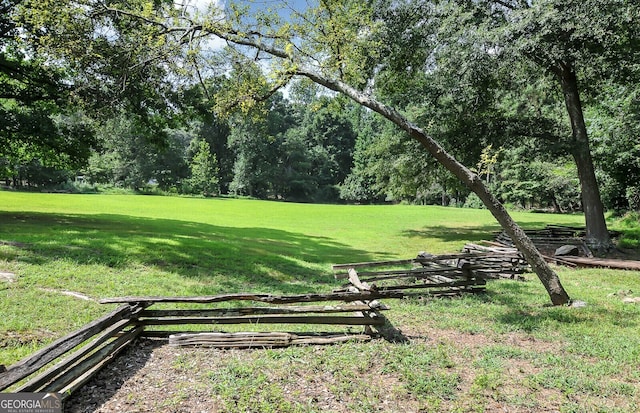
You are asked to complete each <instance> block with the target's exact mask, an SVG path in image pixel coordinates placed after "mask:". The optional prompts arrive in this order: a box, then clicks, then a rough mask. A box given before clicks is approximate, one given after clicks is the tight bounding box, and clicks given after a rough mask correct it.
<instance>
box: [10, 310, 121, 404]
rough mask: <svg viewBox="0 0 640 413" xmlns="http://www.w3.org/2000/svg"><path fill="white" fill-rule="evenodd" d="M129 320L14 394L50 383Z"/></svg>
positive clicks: (111, 327) (34, 390)
mask: <svg viewBox="0 0 640 413" xmlns="http://www.w3.org/2000/svg"><path fill="white" fill-rule="evenodd" d="M130 322H131V321H130V320H128V319H126V320H121V321H118V322H117V323H115V324H114V325H112V326H109V327H107V328H106V329H105V330H104V332H103V333H102V334H100V336H98V337H97V338H95V339H94V340H93V341H92V342H91V343H89V344H87V345H86V346H83V347H82V348H81V349H80V350H78V351H77V352H75V353H73V354H72V355H70V356H69V357H67V358H65V359H64V360H62V361H61V362H59V363H57V364H56V365H55V366H53V367H52V368H50V369H48V370H47V371H45V372H44V373H41V374H39V375H38V376H37V377H34V378H33V379H31V380H29V382H27V383H25V384H24V385H22V386H20V387H19V388H17V389H16V390H15V391H16V392H37V391H38V390H39V389H40V388H42V386H43V385H45V384H46V383H48V382H49V381H51V380H52V379H54V378H56V377H58V376H60V375H61V374H63V373H64V372H65V371H66V370H67V369H68V368H69V367H70V366H72V365H73V364H75V363H76V362H78V361H79V360H80V359H82V358H83V357H84V356H86V355H87V354H89V353H90V352H92V351H94V350H95V349H96V348H98V347H99V346H100V345H101V344H103V343H104V342H106V341H107V340H109V339H110V338H112V337H114V336H115V335H116V334H118V333H119V332H120V331H122V329H124V328H125V327H127V326H129V325H130Z"/></svg>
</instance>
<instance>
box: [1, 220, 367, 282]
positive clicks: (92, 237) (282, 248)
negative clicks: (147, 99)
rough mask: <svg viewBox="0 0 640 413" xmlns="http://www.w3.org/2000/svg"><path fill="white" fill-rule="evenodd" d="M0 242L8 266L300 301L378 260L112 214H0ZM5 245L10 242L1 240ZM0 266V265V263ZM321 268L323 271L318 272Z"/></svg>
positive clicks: (338, 249)
mask: <svg viewBox="0 0 640 413" xmlns="http://www.w3.org/2000/svg"><path fill="white" fill-rule="evenodd" d="M0 222H3V224H2V233H3V235H0V242H4V243H5V244H13V245H16V246H17V247H16V248H18V249H19V251H20V252H19V254H18V257H16V258H15V259H17V260H20V261H23V262H28V263H30V264H35V265H42V264H45V263H46V262H49V261H51V260H56V259H64V260H70V261H72V262H73V263H75V264H78V265H93V264H97V265H103V266H107V267H110V268H113V269H115V270H124V269H126V268H127V267H129V266H131V265H132V264H134V265H135V264H138V265H143V266H149V267H153V268H156V269H159V270H162V271H167V272H171V273H175V274H179V275H180V276H182V277H185V278H189V279H192V280H194V281H198V282H201V283H205V284H206V283H207V281H208V280H210V279H211V278H213V277H217V280H216V284H217V285H218V286H220V285H222V286H225V285H226V286H227V287H228V288H229V289H230V290H236V291H237V289H238V288H242V287H243V286H245V288H242V289H243V290H246V289H247V288H246V287H247V286H258V287H270V288H271V287H274V288H275V289H276V290H277V291H280V292H283V293H303V292H309V289H314V286H317V287H316V288H315V289H317V288H320V287H321V285H323V284H324V286H325V289H326V284H333V283H334V280H333V276H332V274H331V273H330V267H329V265H330V264H331V263H335V262H352V261H354V260H359V261H367V260H370V259H372V256H373V255H374V254H375V255H376V256H380V254H379V253H375V252H368V251H363V250H358V249H354V248H352V247H350V246H348V245H345V244H342V243H339V242H336V241H334V240H332V239H330V238H327V237H318V236H308V235H305V234H302V233H294V232H289V231H282V230H278V229H270V228H238V227H226V226H217V225H210V224H204V223H197V222H188V221H180V220H170V219H153V218H143V217H132V216H127V215H117V214H98V215H70V214H47V213H9V212H1V213H0ZM2 238H10V239H2ZM0 258H1V257H0ZM324 265H326V271H322V270H320V271H319V270H318V267H319V266H324Z"/></svg>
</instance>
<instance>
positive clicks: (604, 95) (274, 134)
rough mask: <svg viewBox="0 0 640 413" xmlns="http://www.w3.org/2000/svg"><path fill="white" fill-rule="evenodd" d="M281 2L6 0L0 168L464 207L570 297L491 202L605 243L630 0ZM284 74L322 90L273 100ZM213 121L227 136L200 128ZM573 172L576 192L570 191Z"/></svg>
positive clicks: (630, 29)
mask: <svg viewBox="0 0 640 413" xmlns="http://www.w3.org/2000/svg"><path fill="white" fill-rule="evenodd" d="M279 6H280V7H283V8H284V9H286V10H288V13H286V17H283V16H284V15H283V14H278V13H273V12H270V10H269V9H263V10H255V9H252V8H251V7H250V6H247V5H246V2H242V3H239V4H238V3H234V2H230V3H229V4H228V5H227V7H226V9H225V10H220V9H216V8H215V7H210V8H209V9H208V10H207V11H206V12H204V11H200V10H196V9H194V8H193V7H192V6H190V3H189V2H184V3H177V2H174V1H169V0H154V1H146V0H134V1H127V2H124V1H118V0H114V1H109V2H103V1H101V0H82V1H74V2H67V1H53V0H41V1H39V2H32V1H28V0H3V1H2V3H0V8H1V9H2V10H1V11H2V12H3V13H2V14H1V16H2V18H1V21H0V39H1V41H2V52H1V53H2V54H1V55H0V68H1V70H2V71H1V72H0V73H1V75H0V85H1V86H2V94H1V96H0V98H2V108H1V112H0V116H1V117H2V120H3V125H5V126H4V127H3V129H2V131H1V132H0V134H1V136H0V137H1V138H2V140H3V142H2V154H1V155H2V157H3V159H4V161H3V162H4V163H3V168H4V169H5V170H6V171H8V172H5V173H4V174H3V175H4V176H6V177H16V176H17V178H16V179H11V180H12V181H13V182H14V183H18V184H22V183H23V182H35V175H36V174H35V173H34V174H33V175H34V177H29V179H26V180H25V179H22V178H24V176H25V174H23V175H22V177H21V176H20V172H19V171H18V172H16V170H17V168H18V167H20V166H21V165H26V164H30V165H31V166H32V167H35V168H36V169H37V167H38V166H42V167H44V168H53V169H55V170H56V171H61V170H67V171H72V170H80V169H85V170H87V171H88V172H87V174H88V175H91V174H92V173H93V172H91V171H92V170H93V171H95V173H94V174H93V175H91V176H94V175H95V176H96V177H97V176H100V175H101V176H102V177H103V179H108V180H114V181H115V182H123V185H127V186H132V187H138V186H139V185H142V184H144V183H145V182H147V183H148V182H150V181H151V180H153V182H158V184H159V185H165V183H168V184H169V185H171V186H169V188H172V187H173V188H176V190H177V191H178V190H179V191H195V192H201V193H216V192H218V191H221V192H222V191H225V190H226V191H230V192H234V193H237V194H247V195H252V196H257V197H273V198H282V199H296V198H297V199H303V200H335V199H340V198H341V199H345V200H351V201H358V202H372V201H379V200H381V199H384V200H387V199H391V200H409V201H419V202H430V199H432V198H433V197H434V195H433V194H438V195H439V196H438V197H437V198H438V199H439V200H440V202H441V203H451V202H454V203H461V202H463V200H464V202H465V203H467V202H468V203H469V204H473V203H474V202H476V203H477V204H479V203H481V204H482V205H484V206H485V207H487V208H488V209H489V210H490V211H491V213H492V214H493V215H494V217H495V218H496V219H497V221H498V222H499V223H500V224H501V225H502V226H503V228H504V229H505V231H507V232H508V233H509V234H510V235H511V236H512V239H514V242H515V243H516V245H517V246H518V247H519V248H520V249H521V251H522V252H523V254H524V255H525V257H526V258H527V260H528V261H529V262H530V264H531V265H532V267H533V268H534V270H535V271H536V273H537V274H538V276H539V277H540V279H541V280H542V282H543V284H545V287H547V290H548V292H549V293H550V295H551V297H552V301H553V302H554V303H555V304H561V303H566V302H567V301H568V296H567V294H566V293H565V292H564V291H563V289H562V287H561V286H560V284H559V280H557V276H555V274H554V273H553V271H551V270H550V269H549V268H548V266H547V265H546V264H545V263H544V261H543V260H542V259H541V257H540V256H539V253H538V252H537V251H536V250H535V248H534V247H533V245H532V244H531V242H530V240H528V239H527V237H526V236H525V235H524V233H523V232H522V231H521V230H520V229H519V227H518V226H517V225H516V224H515V222H513V220H512V219H511V217H510V216H509V214H508V212H507V211H506V209H505V208H504V207H503V203H504V202H514V203H520V204H524V205H529V206H535V205H545V204H546V205H553V207H554V208H556V209H558V210H561V209H571V208H576V207H577V205H580V206H581V208H582V209H583V210H584V212H585V218H586V224H587V225H586V226H587V239H588V241H589V242H590V243H591V244H592V245H594V246H596V247H597V248H602V249H607V248H609V247H610V245H611V244H610V240H609V235H608V231H607V230H606V222H605V220H604V207H605V205H607V206H610V207H616V208H634V207H635V204H634V202H635V201H636V199H637V192H638V190H637V187H638V178H637V170H638V168H637V155H638V154H637V144H636V142H637V135H635V134H634V132H635V130H636V129H637V122H636V121H635V120H634V119H636V115H635V113H636V108H635V101H636V99H635V88H634V85H635V84H636V83H637V82H636V80H637V75H638V70H637V65H636V63H635V62H637V61H638V59H637V57H638V52H639V49H640V47H638V45H639V42H638V41H637V33H638V30H637V29H638V27H637V26H638V24H640V23H639V22H640V18H639V17H640V5H638V4H637V2H634V1H630V0H599V1H595V0H580V1H578V0H570V1H559V0H479V1H464V0H457V1H456V0H452V1H430V0H402V1H391V0H370V1H366V2H361V1H335V0H321V1H319V2H318V4H314V5H313V6H314V7H308V8H304V9H300V10H298V9H296V8H295V5H294V4H288V3H287V2H286V1H283V2H279ZM214 42H218V43H217V46H215V47H212V44H213V43H214ZM265 69H266V70H265ZM296 79H306V82H312V83H313V84H315V85H319V86H322V87H323V88H325V90H329V91H330V92H329V93H327V92H323V93H320V94H319V93H317V90H316V92H315V93H309V92H305V93H307V94H304V93H303V95H304V96H305V98H306V101H305V100H302V101H301V102H302V103H301V102H296V101H295V99H294V100H289V99H283V98H282V96H281V95H279V94H278V91H279V90H281V89H282V88H283V87H285V86H286V85H287V84H292V82H294V81H295V80H296ZM196 86H197V87H198V90H199V92H193V90H194V88H195V87H196ZM305 87H306V86H305ZM312 90H313V88H312ZM198 93H199V94H200V95H198ZM347 98H348V99H349V101H348V102H347V101H342V100H343V99H347ZM304 102H307V103H304ZM308 102H311V103H308ZM334 102H337V103H334ZM352 105H355V106H352ZM325 107H326V109H327V110H326V111H325V110H324V109H323V108H325ZM202 108H206V110H205V111H204V112H203V111H202V110H201V109H202ZM313 108H320V109H323V110H318V113H319V114H318V115H317V114H316V113H315V112H313ZM352 108H355V109H353V110H352ZM202 113H206V114H205V115H202ZM323 113H325V114H326V115H327V116H324V117H323V115H322V114H323ZM374 113H375V114H377V115H380V116H381V118H380V117H376V116H374ZM316 115H317V116H316ZM212 116H213V118H212ZM382 118H384V119H385V121H381V119H382ZM342 120H344V123H341V122H342ZM223 125H226V127H228V136H227V137H226V141H224V139H220V140H218V139H212V138H211V137H210V134H208V133H206V132H205V133H203V131H204V130H206V129H207V128H208V129H209V130H210V131H211V130H213V129H216V128H217V127H218V126H220V128H218V129H216V130H217V132H221V133H222V134H224V131H223V129H224V126H223ZM342 126H345V127H347V128H350V129H351V134H350V135H348V136H347V135H342V133H343V132H344V131H343V130H341V129H342ZM212 128H213V129H212ZM338 130H339V131H338ZM217 132H216V133H217ZM206 136H209V138H208V139H209V140H211V141H212V142H209V141H208V140H207V137H206ZM343 138H344V139H343ZM600 142H602V145H600V144H599V143H600ZM148 145H153V146H148ZM614 147H615V148H616V149H617V150H618V153H616V154H613V155H612V151H610V149H611V148H614ZM125 148H126V149H125ZM156 148H160V149H164V150H156ZM169 148H173V150H168V149H169ZM181 151H182V152H181ZM225 151H228V152H226V153H224V154H223V152H225ZM125 152H126V153H125ZM621 153H622V154H623V155H620V154H621ZM131 154H134V156H131ZM214 155H215V156H214ZM132 157H133V159H132ZM172 157H176V158H174V159H173V160H171V159H170V158H172ZM599 157H601V158H599ZM178 159H182V161H183V164H182V167H181V168H178V167H175V166H176V165H174V164H178V163H180V162H177V160H178ZM600 159H605V161H604V162H601V161H600ZM266 160H269V162H265V161H266ZM167 164H171V165H174V167H173V169H172V168H170V167H166V166H167ZM92 165H93V169H92ZM53 169H52V170H51V171H53ZM149 170H152V173H149V172H148V171H149ZM179 170H182V174H183V176H182V178H181V179H180V180H178V179H176V178H175V177H177V176H179ZM598 173H600V180H598V175H597V174H598ZM451 174H452V175H453V176H455V178H452V175H451ZM51 175H53V174H52V173H44V174H43V176H51ZM138 177H140V178H142V179H138ZM576 177H577V182H578V184H579V188H580V200H579V202H578V201H576V200H575V191H574V192H573V193H572V191H571V190H566V191H565V189H568V188H569V186H570V185H571V184H570V182H571V181H572V179H573V181H574V182H575V178H576ZM551 178H558V179H554V180H553V182H551V181H552V180H551ZM541 179H544V180H547V179H548V180H549V182H548V183H547V182H542V183H541V182H540V180H541ZM607 184H609V185H611V188H613V187H617V191H616V190H611V191H607V190H606V188H607V187H606V185H607ZM227 185H228V187H227ZM471 192H472V193H473V194H474V195H473V196H467V194H469V193H471ZM474 196H475V197H477V199H476V200H474V199H473V197H474ZM571 198H574V199H573V200H572V199H571ZM501 201H502V202H501ZM607 201H608V203H605V202H607Z"/></svg>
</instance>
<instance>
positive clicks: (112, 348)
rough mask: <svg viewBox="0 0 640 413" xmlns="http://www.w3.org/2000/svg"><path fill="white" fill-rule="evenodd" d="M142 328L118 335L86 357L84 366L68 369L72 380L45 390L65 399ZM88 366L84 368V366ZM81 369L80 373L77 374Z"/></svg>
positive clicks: (135, 336)
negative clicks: (73, 369) (55, 388)
mask: <svg viewBox="0 0 640 413" xmlns="http://www.w3.org/2000/svg"><path fill="white" fill-rule="evenodd" d="M143 330H144V328H143V327H138V328H135V329H133V330H131V331H129V332H127V333H126V334H125V335H123V336H121V337H118V338H117V339H116V340H114V341H113V342H112V343H110V344H108V345H107V346H105V347H103V348H102V349H101V350H100V351H99V352H97V353H94V354H95V356H94V355H92V358H91V359H87V364H86V366H82V365H80V366H78V367H77V370H76V371H70V377H72V378H73V380H72V381H69V382H67V383H65V385H64V387H62V388H61V389H60V390H46V391H47V392H58V393H62V400H66V399H67V398H69V396H71V395H72V394H73V392H75V391H76V390H78V389H79V388H80V387H82V385H84V384H85V383H86V382H87V381H89V380H90V379H91V378H92V377H93V376H94V375H96V374H97V373H98V372H99V371H100V370H101V369H102V367H104V366H105V365H106V364H107V363H109V362H110V361H111V360H113V359H114V358H115V357H116V356H117V355H118V354H119V353H120V352H121V351H122V350H124V349H125V348H126V347H127V346H128V345H129V344H131V343H132V342H133V341H134V340H135V339H136V338H137V337H138V336H140V334H141V333H142V331H143ZM87 366H88V367H89V368H88V369H85V367H87ZM81 371H83V373H82V374H80V375H78V374H79V373H80V372H81Z"/></svg>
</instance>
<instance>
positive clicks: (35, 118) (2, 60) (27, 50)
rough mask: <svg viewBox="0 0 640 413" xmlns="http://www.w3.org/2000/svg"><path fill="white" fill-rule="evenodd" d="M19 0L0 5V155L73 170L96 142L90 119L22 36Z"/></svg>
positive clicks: (29, 30) (59, 73)
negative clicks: (77, 106)
mask: <svg viewBox="0 0 640 413" xmlns="http://www.w3.org/2000/svg"><path fill="white" fill-rule="evenodd" d="M24 3H26V2H24V1H21V0H6V1H3V2H1V3H0V124H1V125H3V126H2V128H0V158H4V159H5V163H6V164H7V165H11V167H9V168H8V169H7V172H5V174H9V175H11V174H15V173H17V168H19V167H20V165H26V164H34V162H35V163H38V164H41V165H42V166H44V167H47V168H54V169H56V168H57V169H59V168H61V167H69V168H78V167H80V166H82V165H84V164H85V163H86V161H87V159H88V157H89V154H90V150H91V149H92V148H94V147H95V146H96V139H95V135H94V131H93V128H92V125H91V122H90V121H89V120H88V119H87V118H86V116H84V114H83V113H82V111H80V110H78V109H77V108H74V107H72V95H71V89H70V88H69V86H68V84H67V82H68V77H67V76H65V72H64V70H63V69H62V68H60V67H59V66H57V65H53V64H51V62H50V61H48V59H47V56H46V55H43V54H42V53H40V52H39V50H37V48H36V47H34V45H33V44H32V43H30V42H28V41H27V40H26V39H27V38H29V37H30V36H36V35H37V33H35V32H36V29H35V28H33V27H30V26H29V25H26V24H25V22H24V19H23V18H22V16H21V14H20V8H21V7H23V4H24Z"/></svg>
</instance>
